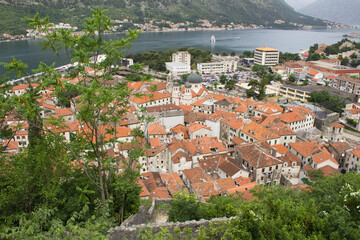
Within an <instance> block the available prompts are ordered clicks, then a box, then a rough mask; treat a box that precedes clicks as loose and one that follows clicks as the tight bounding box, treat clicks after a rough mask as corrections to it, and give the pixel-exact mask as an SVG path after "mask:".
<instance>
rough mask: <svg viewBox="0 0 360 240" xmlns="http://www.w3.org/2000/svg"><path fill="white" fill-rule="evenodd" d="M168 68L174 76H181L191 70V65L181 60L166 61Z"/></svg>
mask: <svg viewBox="0 0 360 240" xmlns="http://www.w3.org/2000/svg"><path fill="white" fill-rule="evenodd" d="M165 65H166V70H167V71H169V72H170V73H171V74H172V75H173V76H181V75H183V74H187V73H190V72H191V69H190V65H187V64H185V63H181V62H167V63H165Z"/></svg>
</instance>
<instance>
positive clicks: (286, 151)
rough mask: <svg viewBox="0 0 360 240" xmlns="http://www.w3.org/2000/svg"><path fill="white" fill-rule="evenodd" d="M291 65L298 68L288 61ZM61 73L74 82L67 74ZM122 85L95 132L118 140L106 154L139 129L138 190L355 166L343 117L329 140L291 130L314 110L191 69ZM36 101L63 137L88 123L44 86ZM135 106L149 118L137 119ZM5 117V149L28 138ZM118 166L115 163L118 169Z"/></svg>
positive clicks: (246, 182) (270, 179)
mask: <svg viewBox="0 0 360 240" xmlns="http://www.w3.org/2000/svg"><path fill="white" fill-rule="evenodd" d="M292 67H293V68H295V69H298V68H300V67H299V66H298V65H295V64H292V65H289V66H288V68H292ZM288 71H290V70H289V69H288ZM121 79H123V78H120V80H119V81H121ZM64 81H68V82H69V83H71V84H77V82H76V81H74V80H73V79H69V80H65V79H64ZM34 86H36V85H35V84H34ZM127 86H128V87H129V88H130V89H131V90H133V92H132V94H131V95H130V96H129V103H130V106H129V108H127V111H126V112H125V113H124V115H123V116H122V118H121V119H119V125H116V126H108V127H105V126H101V127H100V128H99V132H100V133H102V134H103V138H104V140H105V142H106V140H109V139H110V138H112V137H114V136H115V138H116V140H117V141H119V143H116V144H112V143H109V142H106V145H105V146H104V148H105V149H106V151H107V152H108V154H109V156H112V157H117V158H120V159H123V158H128V156H129V151H130V150H131V149H132V148H133V147H134V146H132V143H131V140H132V139H133V138H134V137H133V136H132V131H133V129H135V128H137V127H140V129H141V130H142V131H143V133H144V137H143V138H141V139H140V142H141V146H142V147H144V149H145V156H143V157H140V159H139V161H138V163H137V164H138V167H139V169H140V173H141V177H140V179H139V181H138V183H139V185H140V186H141V187H142V193H141V197H143V198H149V199H153V198H160V199H164V198H172V197H173V196H174V195H175V194H176V193H177V192H180V191H188V192H190V193H195V194H196V195H197V196H198V197H199V198H201V199H208V198H209V197H211V196H212V195H229V194H237V193H243V194H244V196H247V197H251V194H249V192H248V191H249V190H250V189H252V188H254V187H255V186H256V185H257V184H268V185H272V184H283V185H295V184H301V183H303V180H304V178H309V175H308V172H309V171H313V170H316V169H320V170H322V171H323V173H324V174H325V175H331V174H333V173H339V172H340V171H346V172H347V171H359V168H358V167H357V166H358V165H359V158H360V153H359V150H358V149H357V148H358V147H357V146H356V145H354V144H350V143H346V142H343V140H344V138H343V137H337V136H342V134H343V127H344V126H343V125H341V124H333V125H331V129H332V130H331V134H330V135H331V136H332V138H331V139H329V142H330V143H329V144H325V141H322V142H319V141H311V142H309V141H306V140H304V139H300V138H299V137H298V135H297V134H298V133H299V132H301V131H310V130H313V129H314V123H315V114H314V113H313V112H312V111H310V110H309V109H308V108H306V107H304V106H298V107H286V108H283V107H281V106H280V105H278V104H277V103H275V102H273V101H255V100H253V99H242V98H240V97H233V96H226V95H225V94H220V93H216V92H215V93H210V92H208V90H207V89H206V88H204V86H203V85H202V83H201V79H199V76H194V74H193V75H190V76H189V77H188V80H187V82H186V83H185V84H183V85H180V84H178V83H173V82H171V81H168V82H163V81H160V80H154V81H153V82H151V83H146V82H133V83H128V84H127ZM153 86H157V87H156V88H154V87H153ZM28 87H29V86H26V85H24V86H23V85H19V86H14V88H13V89H12V91H11V92H10V93H9V94H17V95H18V94H22V93H23V92H25V91H26V89H27V88H28ZM104 87H111V86H108V85H106V86H104ZM135 93H136V94H135ZM138 94H144V95H141V96H138ZM39 103H40V106H41V108H42V109H44V111H43V112H42V116H43V117H44V118H49V117H51V116H53V117H55V118H62V119H63V120H64V121H65V125H64V128H56V127H54V126H51V125H49V126H45V127H46V129H48V130H52V131H53V132H55V133H59V134H60V135H62V136H63V137H64V138H65V139H66V141H71V135H72V134H76V133H79V132H80V133H86V132H87V131H89V130H88V129H87V127H86V126H84V125H83V124H81V123H80V122H79V120H78V119H77V115H76V106H73V105H71V106H70V107H68V108H64V107H60V106H59V105H58V104H57V102H56V99H55V98H54V97H53V95H52V91H51V89H47V90H44V91H43V92H42V96H41V97H40V98H39ZM143 107H145V108H146V109H145V110H144V111H142V112H140V109H142V108H143ZM120 110H123V109H119V111H120ZM105 111H106V107H104V112H105ZM137 114H139V115H143V116H144V117H146V118H148V117H149V118H152V119H153V121H151V122H149V123H148V122H144V121H140V120H139V119H138V118H137ZM5 123H6V124H8V125H9V126H11V127H12V128H13V129H16V130H17V133H16V134H15V135H14V137H13V138H12V139H8V140H4V141H3V142H2V144H3V146H6V152H7V153H10V154H16V153H18V152H19V151H20V150H21V148H22V147H26V146H27V145H28V139H27V135H28V133H27V127H28V126H27V123H26V122H25V121H24V120H22V119H18V118H17V117H16V116H14V115H11V114H9V115H8V117H7V119H6V121H5ZM123 167H124V166H121V164H120V163H119V166H118V168H119V170H121V169H122V168H123Z"/></svg>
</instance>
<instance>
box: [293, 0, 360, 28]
mask: <svg viewBox="0 0 360 240" xmlns="http://www.w3.org/2000/svg"><path fill="white" fill-rule="evenodd" d="M298 11H299V12H300V13H303V14H307V15H310V16H313V17H317V18H321V19H326V20H329V21H334V22H339V23H344V24H349V25H360V14H359V12H360V1H359V0H342V1H339V0H317V1H315V2H314V3H312V4H310V5H308V6H306V7H304V8H302V9H299V10H298Z"/></svg>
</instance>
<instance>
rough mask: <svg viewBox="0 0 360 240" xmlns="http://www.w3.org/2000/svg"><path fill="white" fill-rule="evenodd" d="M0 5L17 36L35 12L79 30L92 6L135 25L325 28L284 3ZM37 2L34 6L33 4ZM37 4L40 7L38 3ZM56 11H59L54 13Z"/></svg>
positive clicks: (173, 0)
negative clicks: (24, 20)
mask: <svg viewBox="0 0 360 240" xmlns="http://www.w3.org/2000/svg"><path fill="white" fill-rule="evenodd" d="M5 1H6V2H7V3H8V4H4V3H2V2H1V3H0V6H1V7H0V9H1V10H0V17H1V19H3V20H5V21H6V23H7V24H2V25H0V26H1V28H0V29H1V32H7V33H14V32H13V31H18V30H17V29H18V28H14V27H13V26H17V27H18V26H20V27H21V29H25V28H26V25H25V24H21V23H20V19H21V18H23V17H24V16H33V15H34V14H35V13H36V12H40V13H41V14H44V15H43V16H46V15H48V16H52V21H60V22H69V23H72V24H76V25H78V26H79V27H80V26H81V24H79V22H83V18H84V16H88V9H89V7H94V6H99V7H102V8H108V9H110V11H109V16H111V17H112V18H114V19H124V18H130V19H132V20H135V21H136V22H140V23H141V22H144V21H145V20H151V19H155V20H164V19H165V20H171V21H174V22H185V21H191V22H194V23H195V24H196V21H197V20H198V19H208V20H211V21H216V25H218V26H221V25H222V24H228V23H231V22H234V23H246V24H263V25H264V26H273V27H277V28H294V26H291V25H288V24H280V25H279V24H274V21H275V20H277V19H282V20H284V21H286V22H294V23H302V24H305V25H315V26H322V27H323V26H324V25H325V24H324V22H323V21H322V20H318V19H315V18H312V17H308V16H304V15H302V14H299V13H297V12H295V11H294V10H293V9H291V8H290V7H289V6H288V5H287V4H285V3H284V1H282V0H268V1H259V0H236V1H234V0H222V1H220V0H208V1H206V2H207V4H204V2H203V1H201V0H194V1H189V0H166V1H165V0H132V1H125V0H104V1H95V0H81V1H74V0H70V1H69V0H66V1H65V0H58V1H48V0H34V1H21V0H5ZM34 3H35V4H34ZM37 3H38V4H37ZM55 9H56V10H55Z"/></svg>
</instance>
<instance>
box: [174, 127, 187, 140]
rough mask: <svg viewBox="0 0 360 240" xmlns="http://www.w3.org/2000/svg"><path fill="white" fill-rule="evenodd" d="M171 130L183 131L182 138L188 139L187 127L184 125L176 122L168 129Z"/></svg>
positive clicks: (177, 132)
mask: <svg viewBox="0 0 360 240" xmlns="http://www.w3.org/2000/svg"><path fill="white" fill-rule="evenodd" d="M170 131H171V132H175V133H176V134H180V133H183V134H184V139H189V134H188V132H187V128H186V127H185V126H184V125H181V124H178V125H176V126H175V127H173V128H171V129H170Z"/></svg>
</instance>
